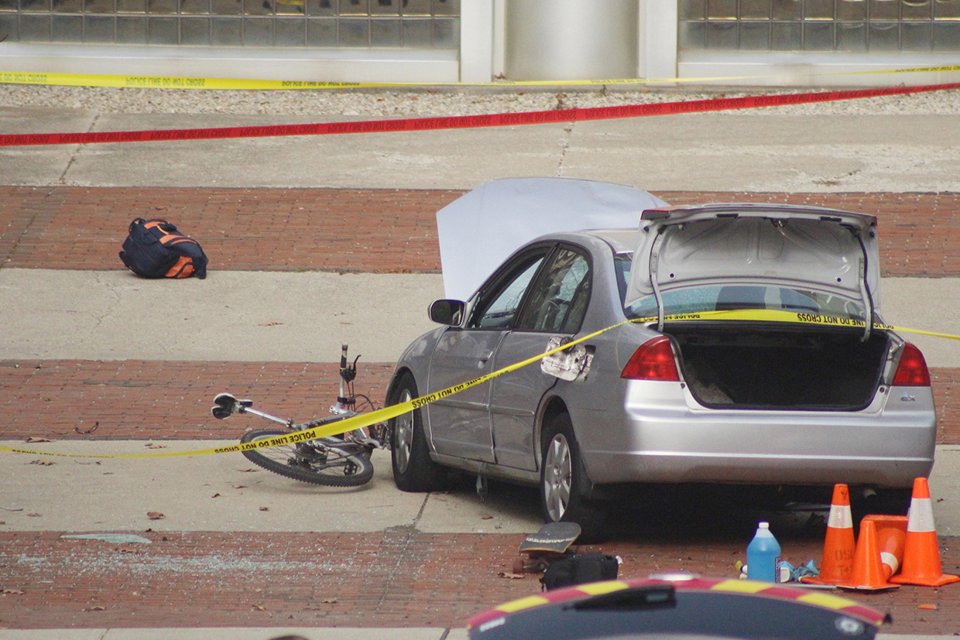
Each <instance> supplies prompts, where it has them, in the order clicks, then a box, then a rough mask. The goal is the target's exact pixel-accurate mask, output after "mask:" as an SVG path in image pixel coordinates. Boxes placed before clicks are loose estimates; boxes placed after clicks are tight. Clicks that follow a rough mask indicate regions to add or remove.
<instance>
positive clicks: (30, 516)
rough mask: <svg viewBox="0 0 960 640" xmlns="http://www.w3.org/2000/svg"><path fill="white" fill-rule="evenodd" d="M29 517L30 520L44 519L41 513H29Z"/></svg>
mask: <svg viewBox="0 0 960 640" xmlns="http://www.w3.org/2000/svg"><path fill="white" fill-rule="evenodd" d="M27 517H28V518H40V517H42V516H41V515H40V514H39V513H36V512H31V513H28V514H27Z"/></svg>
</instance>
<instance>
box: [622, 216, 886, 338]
mask: <svg viewBox="0 0 960 640" xmlns="http://www.w3.org/2000/svg"><path fill="white" fill-rule="evenodd" d="M640 231H641V240H640V245H639V247H638V248H637V251H636V253H635V254H634V256H633V264H632V267H631V270H630V281H629V283H628V287H627V295H626V299H625V301H624V302H625V305H630V304H632V303H634V302H636V301H638V300H640V299H642V298H645V297H649V296H653V297H654V298H655V300H656V308H657V311H658V316H659V324H660V327H661V328H662V325H663V315H664V312H666V313H670V312H671V310H670V309H669V308H668V309H666V310H665V309H664V304H663V294H664V293H667V292H670V291H677V290H680V289H686V288H693V287H711V286H712V287H717V286H723V287H733V288H737V287H740V288H742V289H746V288H749V287H780V288H783V290H789V291H795V290H797V289H800V290H809V291H815V292H819V293H822V294H824V295H826V296H840V297H843V298H845V299H848V300H852V301H855V302H857V303H859V304H860V305H862V309H863V314H864V316H865V318H873V315H874V313H875V312H876V311H877V310H878V308H879V302H880V301H879V284H880V266H879V249H878V246H877V234H876V218H875V217H874V216H871V215H866V214H861V213H852V212H847V211H839V210H835V209H825V208H819V207H804V206H796V205H777V204H715V205H705V206H695V207H678V208H665V209H652V210H647V211H644V212H643V214H642V216H641V219H640ZM718 308H719V305H718ZM869 326H870V325H869V323H867V327H868V331H869Z"/></svg>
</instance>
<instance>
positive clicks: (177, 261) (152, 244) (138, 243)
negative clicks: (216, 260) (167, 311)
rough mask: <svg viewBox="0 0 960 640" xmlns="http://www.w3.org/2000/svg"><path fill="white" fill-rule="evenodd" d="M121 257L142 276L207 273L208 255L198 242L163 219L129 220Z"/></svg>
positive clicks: (128, 266)
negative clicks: (128, 229) (128, 230)
mask: <svg viewBox="0 0 960 640" xmlns="http://www.w3.org/2000/svg"><path fill="white" fill-rule="evenodd" d="M120 260H122V261H123V264H125V265H126V266H127V268H128V269H130V270H131V271H133V272H134V273H135V274H137V275H138V276H143V277H144V278H189V277H190V276H196V277H198V278H200V279H201V280H202V279H203V278H206V277H207V255H206V254H205V253H204V252H203V248H202V247H201V246H200V243H199V242H197V241H196V240H194V239H193V238H191V237H190V236H186V235H184V234H182V233H180V232H179V231H178V230H177V227H176V225H174V224H171V223H170V222H167V221H166V220H160V219H154V220H144V219H143V218H136V219H135V220H134V221H133V222H131V223H130V232H129V235H127V239H126V240H124V241H123V247H122V248H121V250H120Z"/></svg>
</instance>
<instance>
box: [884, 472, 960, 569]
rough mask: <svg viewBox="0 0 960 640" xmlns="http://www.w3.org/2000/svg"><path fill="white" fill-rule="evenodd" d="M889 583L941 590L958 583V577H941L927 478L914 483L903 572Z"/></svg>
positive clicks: (908, 517) (938, 547) (908, 516)
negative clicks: (947, 585)
mask: <svg viewBox="0 0 960 640" xmlns="http://www.w3.org/2000/svg"><path fill="white" fill-rule="evenodd" d="M890 580H891V582H896V583H897V584H915V585H920V586H922V587H942V586H943V585H945V584H950V583H952V582H960V576H955V575H951V574H945V573H943V568H942V566H941V564H940V546H939V543H938V542H937V530H936V527H935V526H934V523H933V503H932V502H931V500H930V486H929V484H928V483H927V479H926V478H916V479H914V481H913V497H912V498H911V500H910V511H908V512H907V536H906V540H905V542H904V546H903V568H902V569H901V571H900V575H897V576H894V577H892V578H891V579H890Z"/></svg>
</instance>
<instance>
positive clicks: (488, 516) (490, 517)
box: [480, 515, 493, 520]
mask: <svg viewBox="0 0 960 640" xmlns="http://www.w3.org/2000/svg"><path fill="white" fill-rule="evenodd" d="M480 519H481V520H493V516H490V515H486V516H480Z"/></svg>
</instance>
